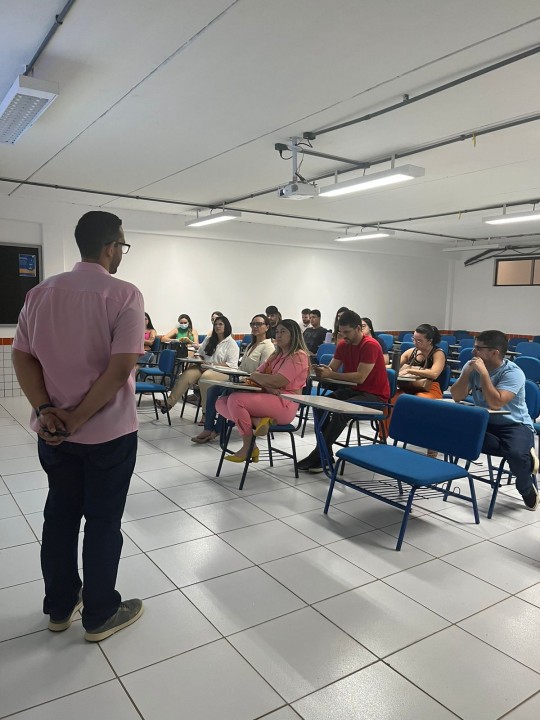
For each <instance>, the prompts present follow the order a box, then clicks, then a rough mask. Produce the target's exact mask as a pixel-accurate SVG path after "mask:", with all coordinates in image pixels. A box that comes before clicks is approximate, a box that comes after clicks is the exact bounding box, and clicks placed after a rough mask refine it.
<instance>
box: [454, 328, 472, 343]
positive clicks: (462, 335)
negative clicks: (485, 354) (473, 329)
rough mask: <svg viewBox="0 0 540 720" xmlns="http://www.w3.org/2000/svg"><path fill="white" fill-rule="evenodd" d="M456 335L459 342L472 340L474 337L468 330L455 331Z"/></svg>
mask: <svg viewBox="0 0 540 720" xmlns="http://www.w3.org/2000/svg"><path fill="white" fill-rule="evenodd" d="M454 335H455V337H456V340H457V341H458V342H459V341H460V340H462V339H465V338H472V335H471V333H470V332H469V331H468V330H454ZM473 340H474V338H473Z"/></svg>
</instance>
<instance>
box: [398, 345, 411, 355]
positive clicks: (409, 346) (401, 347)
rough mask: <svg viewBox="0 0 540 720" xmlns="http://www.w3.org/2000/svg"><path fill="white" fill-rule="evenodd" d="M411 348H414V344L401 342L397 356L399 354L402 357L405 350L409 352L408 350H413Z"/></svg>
mask: <svg viewBox="0 0 540 720" xmlns="http://www.w3.org/2000/svg"><path fill="white" fill-rule="evenodd" d="M413 347H414V343H413V342H402V343H401V345H400V347H399V354H400V355H403V353H404V352H405V350H410V349H411V348H413Z"/></svg>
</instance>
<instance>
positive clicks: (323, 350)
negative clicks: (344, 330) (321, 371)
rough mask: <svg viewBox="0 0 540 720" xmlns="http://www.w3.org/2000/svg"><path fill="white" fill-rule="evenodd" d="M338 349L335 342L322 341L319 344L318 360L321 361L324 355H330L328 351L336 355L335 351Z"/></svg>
mask: <svg viewBox="0 0 540 720" xmlns="http://www.w3.org/2000/svg"><path fill="white" fill-rule="evenodd" d="M335 351H336V344H335V343H322V344H321V345H319V347H318V349H317V362H319V363H320V362H321V360H320V358H321V357H322V356H323V355H328V353H332V357H334V353H335Z"/></svg>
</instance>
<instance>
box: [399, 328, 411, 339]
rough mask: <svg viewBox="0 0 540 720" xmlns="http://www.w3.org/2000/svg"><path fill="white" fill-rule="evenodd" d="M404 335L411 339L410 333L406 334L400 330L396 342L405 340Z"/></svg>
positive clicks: (406, 332) (405, 331)
mask: <svg viewBox="0 0 540 720" xmlns="http://www.w3.org/2000/svg"><path fill="white" fill-rule="evenodd" d="M406 335H410V336H411V338H412V332H408V331H407V330H402V331H401V332H400V333H399V334H398V340H399V341H400V342H402V341H403V340H405V336H406Z"/></svg>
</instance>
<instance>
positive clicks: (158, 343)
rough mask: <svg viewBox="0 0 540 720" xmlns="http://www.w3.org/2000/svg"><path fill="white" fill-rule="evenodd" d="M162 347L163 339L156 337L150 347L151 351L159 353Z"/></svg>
mask: <svg viewBox="0 0 540 720" xmlns="http://www.w3.org/2000/svg"><path fill="white" fill-rule="evenodd" d="M160 347H161V339H160V338H158V337H156V339H155V340H154V342H153V343H152V347H151V348H150V352H153V353H157V352H158V351H159V348H160Z"/></svg>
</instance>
